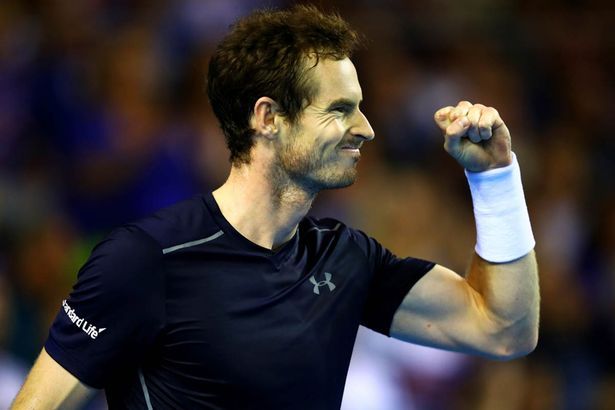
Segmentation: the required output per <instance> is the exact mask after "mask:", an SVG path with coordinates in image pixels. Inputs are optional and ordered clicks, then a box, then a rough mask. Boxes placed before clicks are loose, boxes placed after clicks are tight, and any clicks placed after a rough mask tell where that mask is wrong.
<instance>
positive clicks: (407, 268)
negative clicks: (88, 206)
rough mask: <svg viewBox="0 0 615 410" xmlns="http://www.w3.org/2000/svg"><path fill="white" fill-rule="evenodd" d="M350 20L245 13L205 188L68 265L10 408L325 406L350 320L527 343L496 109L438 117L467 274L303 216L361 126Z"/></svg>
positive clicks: (355, 147)
mask: <svg viewBox="0 0 615 410" xmlns="http://www.w3.org/2000/svg"><path fill="white" fill-rule="evenodd" d="M357 44H358V37H357V35H356V34H355V33H354V32H353V31H352V30H351V29H350V28H349V27H348V25H347V24H346V23H345V22H344V21H343V20H342V19H341V18H339V17H338V16H325V15H323V14H321V13H320V12H319V11H317V10H316V9H315V8H312V7H307V6H298V7H295V8H293V9H292V10H290V11H260V12H256V13H253V14H252V15H250V16H248V17H246V18H244V19H242V20H240V21H239V22H238V23H237V24H236V25H235V26H234V27H233V28H232V30H231V32H230V34H229V35H228V36H227V37H226V38H225V39H224V40H223V41H222V43H221V44H220V46H219V47H218V49H217V51H216V53H215V54H214V56H213V58H212V60H211V62H210V68H209V78H208V80H209V82H208V87H209V97H210V100H211V103H212V106H213V109H214V111H215V113H216V115H217V117H218V119H219V120H220V123H221V126H222V129H223V131H224V133H225V136H226V138H227V144H228V147H229V149H230V152H231V162H232V169H231V172H230V175H229V177H228V180H227V181H226V182H225V183H224V185H222V186H221V187H220V188H218V189H217V190H215V191H214V192H213V193H210V194H205V195H202V196H199V197H196V198H193V199H191V200H189V201H185V202H182V203H180V204H177V205H175V206H173V207H170V208H168V209H165V210H163V211H161V212H159V213H157V214H156V215H154V216H152V217H149V218H146V219H144V220H141V221H139V222H136V223H133V224H129V225H126V226H124V227H122V228H120V229H117V230H115V231H114V232H112V233H111V234H110V235H109V237H108V238H107V239H105V240H104V241H103V242H102V243H101V244H99V245H98V246H97V247H96V248H95V249H94V251H93V252H92V256H91V257H90V259H89V260H88V262H87V263H86V265H85V266H84V267H83V268H82V269H81V271H80V273H79V278H78V282H77V284H76V285H75V287H74V289H73V292H72V293H71V295H70V296H69V297H68V298H67V300H65V301H63V302H62V308H61V310H60V312H59V314H58V316H57V318H56V321H55V323H54V324H53V326H52V328H51V331H50V334H49V338H48V340H47V342H46V344H45V348H44V350H43V351H42V353H41V355H40V357H39V359H38V360H37V362H36V363H35V365H34V367H33V369H32V371H31V373H30V375H29V377H28V379H27V381H26V383H25V385H24V387H23V388H22V391H21V393H20V394H19V396H18V397H17V399H16V401H15V404H14V408H16V409H21V408H57V407H61V406H71V405H72V404H73V403H75V402H78V401H79V400H81V399H82V398H83V397H84V396H86V395H87V392H88V391H89V387H87V386H90V387H94V388H104V389H105V391H106V394H107V399H108V402H109V406H110V407H111V408H147V409H160V408H165V409H167V408H169V409H170V408H173V409H179V408H182V409H193V408H219V409H222V408H233V409H249V408H255V409H260V408H263V409H282V408H285V409H286V408H287V409H334V408H339V405H340V402H341V399H342V392H343V387H344V381H345V378H346V372H347V369H348V364H349V361H350V355H351V351H352V346H353V343H354V339H355V336H356V331H357V328H358V326H359V324H363V325H365V326H367V327H370V328H372V329H373V330H375V331H378V332H380V333H383V334H386V335H391V336H394V337H396V338H400V339H403V340H406V341H409V342H413V343H420V344H424V345H428V346H434V347H439V348H443V349H449V350H455V351H460V352H467V353H474V354H479V355H482V356H486V357H491V358H495V359H511V358H515V357H518V356H521V355H525V354H527V353H529V352H530V351H531V350H533V348H534V347H535V345H536V340H537V327H538V299H539V295H538V282H537V268H536V262H535V259H534V255H533V251H532V249H533V246H534V240H533V237H532V234H531V228H530V225H529V218H528V216H527V210H526V208H525V202H524V199H523V191H522V188H521V184H520V176H519V171H518V165H517V164H516V161H515V159H514V154H512V152H511V150H510V135H509V132H508V130H507V128H506V126H505V125H504V123H503V122H502V120H501V118H500V117H499V115H498V113H497V111H496V110H494V109H493V108H488V107H485V106H482V105H479V104H476V105H473V104H470V103H469V102H461V103H459V104H458V105H457V106H456V107H446V108H443V109H441V110H439V111H438V112H437V113H436V114H435V121H436V123H437V125H438V126H439V127H440V128H441V129H442V131H443V133H444V137H445V148H446V150H447V151H448V152H449V153H450V154H451V155H452V156H453V157H454V158H455V159H456V160H457V161H458V162H459V163H460V164H461V165H462V166H463V167H464V168H465V169H466V170H467V174H468V180H469V181H470V187H471V189H472V193H473V200H474V205H475V215H476V219H477V231H478V240H477V246H476V251H477V254H475V255H474V257H473V259H472V262H471V264H470V268H469V270H468V273H467V275H466V277H465V278H463V277H461V276H460V275H458V274H456V273H454V272H452V271H451V270H448V269H447V268H445V267H442V266H440V265H436V264H434V263H431V262H427V261H422V260H418V259H414V258H405V259H400V258H397V257H396V256H394V255H392V254H391V253H390V252H389V251H388V250H386V249H385V248H383V247H382V246H381V245H380V244H379V243H378V242H377V241H376V240H374V239H372V238H370V237H368V236H367V235H365V234H364V233H362V232H360V231H357V230H354V229H352V228H349V227H347V226H345V225H344V224H343V223H341V222H338V221H335V220H331V219H324V220H316V219H313V218H308V217H306V214H307V212H308V210H309V209H310V206H311V204H312V201H313V200H314V199H315V197H316V195H317V193H318V192H319V191H321V190H323V189H331V188H341V187H345V186H348V185H350V184H352V183H353V182H354V180H355V177H356V173H357V171H356V165H357V162H358V161H359V158H360V149H361V147H362V145H363V144H364V143H365V142H368V141H371V140H372V139H373V138H374V132H373V130H372V128H371V126H370V124H369V122H368V121H367V118H366V117H365V115H364V114H363V113H362V112H361V110H360V108H359V105H360V103H361V100H362V93H361V88H360V86H359V82H358V79H357V74H356V71H355V68H354V66H353V64H352V62H351V60H350V59H349V56H350V54H351V52H352V50H353V49H354V48H355V47H356V45H357Z"/></svg>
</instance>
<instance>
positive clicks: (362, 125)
mask: <svg viewBox="0 0 615 410" xmlns="http://www.w3.org/2000/svg"><path fill="white" fill-rule="evenodd" d="M355 121H356V124H355V125H354V126H353V127H352V128H351V129H350V133H351V134H352V135H354V136H355V137H359V138H362V139H364V140H365V141H371V140H373V139H374V137H375V135H374V130H373V128H372V126H371V125H370V123H369V121H368V120H367V117H366V116H365V114H363V113H362V112H361V111H359V110H357V115H356V120H355Z"/></svg>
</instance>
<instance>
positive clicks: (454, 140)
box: [444, 116, 470, 158]
mask: <svg viewBox="0 0 615 410" xmlns="http://www.w3.org/2000/svg"><path fill="white" fill-rule="evenodd" d="M469 127H470V120H468V118H467V117H466V116H463V117H459V118H457V119H456V120H455V121H453V122H452V123H450V125H449V126H448V127H446V129H445V132H444V149H446V151H447V152H448V153H449V154H451V155H452V156H453V157H455V158H456V157H457V155H456V154H458V153H459V152H460V151H461V138H462V137H463V136H464V135H466V134H467V132H468V128H469Z"/></svg>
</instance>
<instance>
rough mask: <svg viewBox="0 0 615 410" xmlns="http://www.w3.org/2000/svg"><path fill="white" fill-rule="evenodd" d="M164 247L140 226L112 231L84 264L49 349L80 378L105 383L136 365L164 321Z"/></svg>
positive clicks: (96, 384) (97, 385) (56, 323)
mask: <svg viewBox="0 0 615 410" xmlns="http://www.w3.org/2000/svg"><path fill="white" fill-rule="evenodd" d="M163 279H164V278H163V264H162V250H161V249H160V246H159V245H158V243H157V242H155V241H154V239H153V238H151V237H150V236H149V235H147V234H146V233H145V232H143V231H141V230H140V229H139V228H137V227H124V228H120V229H117V230H115V231H114V232H112V233H111V234H110V235H109V236H108V237H107V238H106V239H105V240H103V241H102V242H101V243H100V244H98V245H97V246H96V247H95V248H94V250H93V251H92V254H91V255H90V258H89V259H88V261H87V262H86V263H85V265H84V266H83V267H82V268H81V269H80V271H79V274H78V277H77V283H76V284H75V286H74V287H73V290H72V292H71V293H70V295H69V297H68V298H67V299H65V300H63V301H62V303H61V307H60V311H59V313H58V315H57V316H56V318H55V320H54V322H53V324H52V326H51V329H50V331H49V336H48V338H47V341H46V342H45V350H46V351H47V353H48V354H49V355H50V356H51V357H53V359H54V360H55V361H57V362H58V363H59V364H60V365H61V366H62V367H64V368H65V369H66V370H68V371H69V372H70V373H71V374H73V375H74V376H75V377H77V378H78V379H79V380H80V381H81V382H83V383H85V384H87V385H89V386H92V387H95V388H104V387H105V386H106V385H107V383H108V381H109V380H110V378H111V377H113V375H114V374H117V372H119V371H121V370H122V369H123V368H129V367H134V366H138V364H139V361H140V360H142V359H143V357H144V355H145V354H146V352H147V351H148V349H149V348H150V347H151V346H152V345H153V343H154V341H155V339H156V336H157V334H158V333H159V331H160V329H161V328H162V326H163V324H164V291H163Z"/></svg>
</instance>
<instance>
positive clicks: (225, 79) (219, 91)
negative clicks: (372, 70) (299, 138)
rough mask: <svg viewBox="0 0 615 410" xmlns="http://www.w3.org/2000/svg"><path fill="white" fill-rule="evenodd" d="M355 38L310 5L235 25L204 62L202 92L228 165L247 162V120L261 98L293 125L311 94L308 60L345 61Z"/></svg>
mask: <svg viewBox="0 0 615 410" xmlns="http://www.w3.org/2000/svg"><path fill="white" fill-rule="evenodd" d="M360 41H361V40H360V37H359V35H358V33H357V32H355V31H354V30H353V29H351V28H350V26H349V24H348V23H347V22H346V21H344V20H343V19H342V18H341V17H340V16H339V15H338V14H334V13H331V14H325V13H323V12H321V11H320V10H318V9H317V8H316V7H314V6H311V5H297V6H294V7H293V8H291V9H288V10H258V11H255V12H253V13H252V14H250V15H248V16H247V17H244V18H242V19H240V20H239V21H237V22H236V23H235V24H234V25H233V26H232V27H231V31H230V33H229V34H228V35H227V36H226V37H225V38H224V39H223V40H222V42H221V43H220V44H219V45H218V47H217V49H216V51H215V53H214V55H213V56H212V58H211V60H210V62H209V71H208V75H207V80H208V82H207V85H208V87H207V93H208V96H209V100H210V102H211V105H212V108H213V111H214V113H215V114H216V117H217V118H218V120H219V121H220V126H221V128H222V131H223V132H224V135H225V137H226V143H227V146H228V148H229V150H230V152H231V155H230V161H231V163H232V164H233V165H239V164H242V163H245V164H247V163H249V162H250V150H251V148H252V146H253V144H254V140H253V138H252V137H253V134H254V130H253V129H251V127H250V117H251V116H252V114H253V109H254V104H255V103H256V101H257V100H258V99H259V98H260V97H263V96H267V97H270V98H272V99H273V100H275V101H276V102H277V103H278V105H279V106H280V110H281V114H282V115H284V116H285V117H286V118H287V119H288V121H289V122H290V123H291V124H293V123H295V121H296V120H297V119H298V118H299V116H300V114H301V111H302V109H303V108H304V107H305V106H306V105H309V103H310V101H311V100H312V98H314V96H315V95H316V92H317V90H316V89H315V87H314V86H313V85H312V84H311V82H310V81H309V77H308V76H307V69H308V67H307V65H306V60H307V57H308V56H310V57H311V56H314V57H315V61H316V63H315V64H314V66H315V65H316V64H318V60H319V59H320V58H330V59H335V60H341V59H343V58H346V57H350V56H351V54H352V52H353V51H354V50H355V49H356V48H357V47H358V46H359V44H360Z"/></svg>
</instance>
